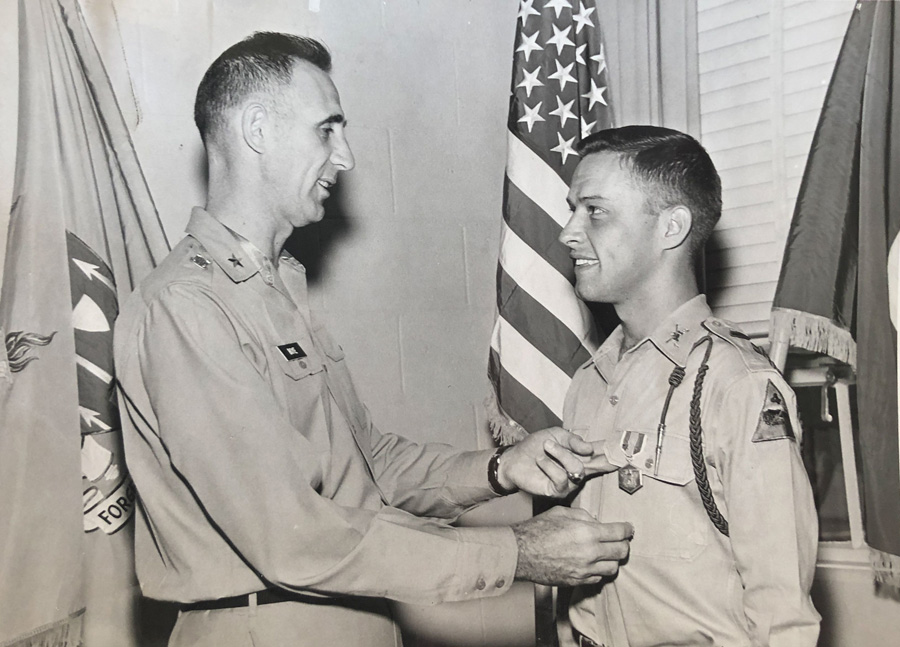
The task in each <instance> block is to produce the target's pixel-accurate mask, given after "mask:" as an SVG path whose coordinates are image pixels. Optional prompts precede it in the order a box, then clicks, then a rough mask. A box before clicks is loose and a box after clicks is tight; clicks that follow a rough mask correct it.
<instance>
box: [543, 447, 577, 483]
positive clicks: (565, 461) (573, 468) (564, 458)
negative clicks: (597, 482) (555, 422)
mask: <svg viewBox="0 0 900 647" xmlns="http://www.w3.org/2000/svg"><path fill="white" fill-rule="evenodd" d="M544 452H546V454H547V455H548V456H550V457H551V458H552V459H553V460H555V461H556V462H557V463H559V464H560V466H561V467H562V469H563V470H564V471H565V472H566V474H567V478H568V479H569V480H571V481H573V482H574V483H575V484H576V485H580V481H582V480H584V465H583V464H582V462H581V460H579V459H578V457H576V456H575V455H574V454H573V453H572V452H570V451H568V450H567V449H565V448H563V447H562V446H561V445H559V444H558V443H555V442H553V441H552V440H549V439H548V440H545V441H544ZM569 475H571V476H569Z"/></svg>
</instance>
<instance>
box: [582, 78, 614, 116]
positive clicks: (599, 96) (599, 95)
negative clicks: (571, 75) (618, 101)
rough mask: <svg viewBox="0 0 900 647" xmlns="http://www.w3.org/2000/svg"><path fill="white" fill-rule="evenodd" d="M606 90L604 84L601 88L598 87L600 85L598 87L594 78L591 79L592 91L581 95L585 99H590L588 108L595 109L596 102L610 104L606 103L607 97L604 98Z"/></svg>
mask: <svg viewBox="0 0 900 647" xmlns="http://www.w3.org/2000/svg"><path fill="white" fill-rule="evenodd" d="M604 92H606V86H605V85H604V86H603V87H599V88H598V87H597V83H596V82H595V81H594V79H591V89H590V91H589V92H586V93H585V94H582V95H581V97H582V98H583V99H588V100H589V104H588V110H593V109H594V104H595V103H602V104H603V105H604V106H605V105H608V104H607V103H606V99H604V98H603V93H604Z"/></svg>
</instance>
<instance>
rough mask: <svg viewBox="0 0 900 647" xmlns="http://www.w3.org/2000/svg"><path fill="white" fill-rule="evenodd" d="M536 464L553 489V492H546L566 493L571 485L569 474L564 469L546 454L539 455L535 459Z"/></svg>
mask: <svg viewBox="0 0 900 647" xmlns="http://www.w3.org/2000/svg"><path fill="white" fill-rule="evenodd" d="M537 466H538V468H539V469H540V470H541V471H542V472H543V473H544V475H545V476H546V477H547V479H548V480H549V481H550V485H551V487H552V488H553V490H554V491H553V492H547V494H567V493H568V492H569V490H571V488H572V487H573V486H572V484H571V483H570V482H569V475H568V474H567V473H566V470H565V469H563V468H562V467H561V466H560V464H559V463H557V462H556V461H555V460H553V459H551V458H549V457H547V456H541V457H540V458H539V459H538V460H537Z"/></svg>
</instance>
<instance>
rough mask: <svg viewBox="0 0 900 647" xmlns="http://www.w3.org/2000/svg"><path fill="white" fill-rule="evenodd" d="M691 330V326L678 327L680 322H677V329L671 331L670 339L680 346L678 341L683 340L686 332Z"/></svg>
mask: <svg viewBox="0 0 900 647" xmlns="http://www.w3.org/2000/svg"><path fill="white" fill-rule="evenodd" d="M690 331H691V330H690V328H684V329H682V328H679V327H678V324H675V330H673V331H672V332H671V333H669V339H668V341H670V342H672V343H673V344H675V345H676V346H678V342H680V341H681V337H682V336H683V335H684V333H686V332H690Z"/></svg>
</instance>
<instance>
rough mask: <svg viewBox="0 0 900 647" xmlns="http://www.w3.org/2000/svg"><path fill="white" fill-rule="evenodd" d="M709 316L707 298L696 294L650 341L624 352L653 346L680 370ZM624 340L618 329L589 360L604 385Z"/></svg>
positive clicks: (639, 343) (680, 307) (665, 320)
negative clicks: (649, 345)
mask: <svg viewBox="0 0 900 647" xmlns="http://www.w3.org/2000/svg"><path fill="white" fill-rule="evenodd" d="M711 316H712V311H711V310H710V309H709V306H708V305H707V303H706V297H705V296H704V295H702V294H698V295H697V296H695V297H694V298H693V299H691V300H690V301H686V302H685V303H683V304H681V305H680V306H679V307H678V308H677V309H676V310H675V311H674V312H672V313H671V314H670V315H669V316H668V317H666V318H665V319H664V320H663V321H662V323H660V324H659V326H657V327H656V329H655V330H654V331H653V333H652V334H651V335H650V336H649V337H646V338H645V339H643V340H641V341H640V342H638V343H637V344H635V345H634V346H633V347H632V348H629V349H628V350H627V351H625V352H626V353H633V352H635V351H636V350H637V349H638V348H641V347H642V346H644V345H645V344H652V346H653V347H654V348H656V349H657V350H658V351H659V352H660V353H662V354H663V355H665V356H666V357H668V358H669V360H670V361H671V362H672V363H674V364H676V365H678V366H682V367H683V366H685V364H686V363H687V358H688V355H689V354H690V352H691V349H692V348H693V346H694V344H695V343H696V342H697V340H698V339H700V338H701V337H702V336H703V335H705V334H706V330H705V329H704V328H703V326H702V324H703V322H704V321H705V320H706V319H708V318H709V317H711ZM624 340H625V333H624V331H623V330H622V326H621V325H620V326H618V327H617V328H616V329H615V330H614V331H613V332H612V333H611V334H610V335H609V337H607V338H606V340H605V341H604V342H603V344H601V346H600V348H599V349H597V352H596V353H594V356H593V357H592V358H591V363H592V364H593V365H594V367H595V368H596V369H597V371H598V372H599V373H600V375H601V377H603V379H604V380H606V381H609V377H610V376H611V375H612V372H613V370H614V369H615V367H616V364H618V363H619V356H620V355H621V349H622V343H623V342H624Z"/></svg>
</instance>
